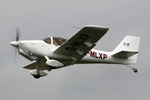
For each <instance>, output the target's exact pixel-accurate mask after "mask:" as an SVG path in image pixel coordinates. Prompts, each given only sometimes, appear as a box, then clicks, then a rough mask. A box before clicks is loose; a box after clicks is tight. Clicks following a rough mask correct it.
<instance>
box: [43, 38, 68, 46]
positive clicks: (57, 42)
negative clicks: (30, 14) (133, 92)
mask: <svg viewBox="0 0 150 100" xmlns="http://www.w3.org/2000/svg"><path fill="white" fill-rule="evenodd" d="M43 41H44V42H46V43H47V44H53V45H56V46H60V45H62V44H63V43H64V42H65V41H66V39H64V38H59V37H48V38H45V39H43Z"/></svg>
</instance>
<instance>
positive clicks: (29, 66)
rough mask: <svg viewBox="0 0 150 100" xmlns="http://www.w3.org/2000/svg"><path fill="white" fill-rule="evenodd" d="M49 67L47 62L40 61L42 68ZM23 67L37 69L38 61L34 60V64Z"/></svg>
mask: <svg viewBox="0 0 150 100" xmlns="http://www.w3.org/2000/svg"><path fill="white" fill-rule="evenodd" d="M47 67H48V65H46V63H45V62H44V61H40V70H46V69H47ZM23 68H25V69H29V70H34V69H36V62H33V63H32V64H29V65H27V66H25V67H23Z"/></svg>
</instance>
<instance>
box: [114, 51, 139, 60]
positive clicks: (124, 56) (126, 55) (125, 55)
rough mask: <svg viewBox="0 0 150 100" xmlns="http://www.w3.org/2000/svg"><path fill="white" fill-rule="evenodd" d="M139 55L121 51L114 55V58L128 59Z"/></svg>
mask: <svg viewBox="0 0 150 100" xmlns="http://www.w3.org/2000/svg"><path fill="white" fill-rule="evenodd" d="M137 53H138V52H133V51H120V52H118V53H115V54H113V55H112V56H113V57H116V58H121V59H127V58H129V57H131V56H133V55H135V54H137Z"/></svg>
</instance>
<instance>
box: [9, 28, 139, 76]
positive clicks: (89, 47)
mask: <svg viewBox="0 0 150 100" xmlns="http://www.w3.org/2000/svg"><path fill="white" fill-rule="evenodd" d="M107 31H108V28H105V27H102V26H96V25H87V26H85V27H83V28H82V29H81V30H80V31H79V32H78V33H76V34H75V35H74V36H73V37H71V38H70V39H68V40H66V39H64V38H59V37H48V38H45V39H43V40H19V36H20V35H19V34H20V32H19V30H18V29H16V41H13V42H10V45H12V46H14V47H16V48H17V50H18V53H19V54H20V55H22V56H23V57H25V58H26V59H28V60H30V61H33V62H32V64H30V65H27V66H25V67H24V68H25V69H29V70H31V75H33V76H34V78H36V79H38V78H40V77H43V76H46V75H47V73H46V72H45V70H47V71H51V70H52V69H58V68H63V67H66V66H70V65H73V64H95V63H96V64H123V65H126V66H128V67H129V68H131V69H132V70H133V71H134V72H135V73H136V72H137V69H136V68H134V67H131V66H130V65H132V64H135V63H136V61H137V56H138V53H139V43H140V38H139V37H137V36H126V37H125V38H124V39H123V40H122V41H121V43H120V44H119V45H118V46H117V47H116V48H115V49H114V50H113V51H111V52H106V51H100V50H96V49H93V47H95V46H96V42H97V41H98V40H99V39H101V38H102V37H103V36H104V35H105V33H106V32H107Z"/></svg>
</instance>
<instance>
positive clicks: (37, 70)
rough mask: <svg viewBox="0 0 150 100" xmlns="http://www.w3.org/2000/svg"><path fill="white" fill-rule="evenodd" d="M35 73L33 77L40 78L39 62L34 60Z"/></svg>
mask: <svg viewBox="0 0 150 100" xmlns="http://www.w3.org/2000/svg"><path fill="white" fill-rule="evenodd" d="M36 73H37V75H33V77H34V78H36V79H38V78H40V77H41V76H40V62H39V61H37V62H36Z"/></svg>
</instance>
